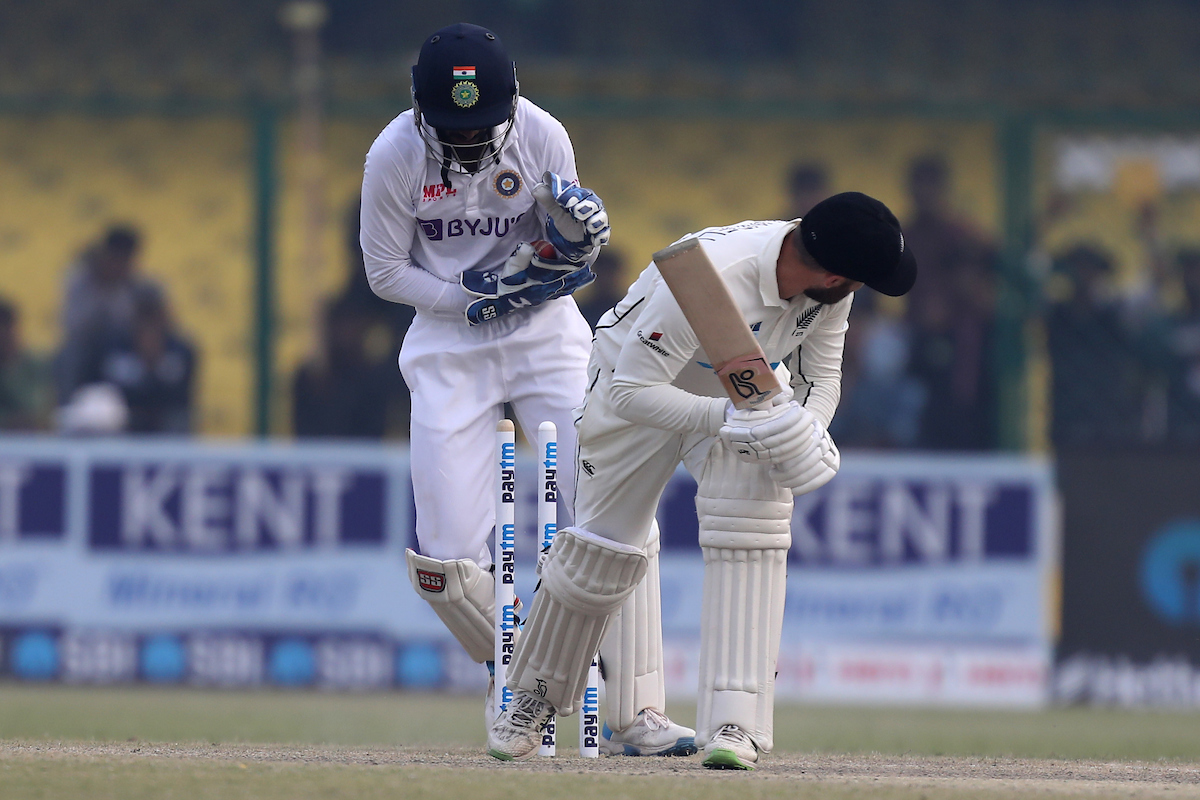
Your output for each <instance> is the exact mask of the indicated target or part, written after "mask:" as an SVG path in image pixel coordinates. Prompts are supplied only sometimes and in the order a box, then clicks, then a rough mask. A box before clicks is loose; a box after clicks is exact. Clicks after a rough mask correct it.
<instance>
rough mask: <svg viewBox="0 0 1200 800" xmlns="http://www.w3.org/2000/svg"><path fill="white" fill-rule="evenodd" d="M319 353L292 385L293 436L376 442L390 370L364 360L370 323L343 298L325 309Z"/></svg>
mask: <svg viewBox="0 0 1200 800" xmlns="http://www.w3.org/2000/svg"><path fill="white" fill-rule="evenodd" d="M323 323H324V324H323V330H322V334H323V342H322V352H321V354H320V356H318V357H317V358H314V359H311V360H309V361H308V362H306V363H305V364H303V365H301V367H300V369H299V370H297V372H296V376H295V378H294V379H293V382H292V423H293V425H294V428H295V432H296V435H297V436H328V437H342V438H359V439H382V438H383V434H384V430H385V428H386V426H387V411H388V401H389V397H390V396H391V395H392V394H393V393H394V391H395V386H394V382H393V380H392V377H391V373H393V372H395V371H396V370H395V368H394V367H391V366H390V365H389V364H388V361H387V360H384V359H380V360H372V359H370V358H369V357H368V355H367V347H366V340H367V330H368V327H369V326H370V318H369V317H368V316H366V315H364V314H363V313H362V311H361V309H360V308H359V307H357V306H356V305H355V304H354V303H353V302H351V301H349V300H347V299H346V298H345V297H344V296H343V297H340V298H336V299H334V300H331V301H330V302H329V303H328V304H327V305H326V307H325V313H324V320H323Z"/></svg>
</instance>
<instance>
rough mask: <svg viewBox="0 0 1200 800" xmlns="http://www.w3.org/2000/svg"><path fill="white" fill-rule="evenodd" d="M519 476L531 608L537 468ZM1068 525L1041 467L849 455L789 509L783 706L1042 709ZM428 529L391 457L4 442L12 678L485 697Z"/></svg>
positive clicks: (667, 545) (677, 647)
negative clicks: (418, 540) (419, 589)
mask: <svg viewBox="0 0 1200 800" xmlns="http://www.w3.org/2000/svg"><path fill="white" fill-rule="evenodd" d="M519 466H521V467H524V468H519V470H518V478H519V480H518V484H519V486H520V487H522V492H521V495H522V497H521V500H522V502H521V504H520V505H519V506H518V512H517V513H518V522H519V529H520V531H519V537H518V553H519V556H518V560H519V563H518V586H517V590H518V593H519V594H521V595H524V596H528V594H529V593H531V591H532V587H533V583H534V580H535V579H534V575H533V560H534V555H535V550H536V546H535V535H534V530H533V527H534V526H533V521H534V514H535V512H534V496H533V495H534V487H533V475H534V470H533V467H532V464H531V463H529V462H528V461H526V462H523V463H522V464H520V465H519ZM482 490H483V491H488V487H483V488H482ZM694 494H695V484H694V482H693V481H692V480H691V478H690V476H688V475H687V474H686V472H684V471H682V470H680V472H679V473H678V474H677V475H676V477H675V479H674V480H673V481H672V483H671V484H670V486H669V487H668V489H667V492H666V494H665V495H664V500H663V503H662V506H661V507H660V512H659V522H660V526H661V528H662V531H663V550H662V559H661V560H662V586H663V598H662V600H663V602H662V607H663V623H664V633H665V637H666V640H667V651H668V652H667V656H668V667H669V669H670V670H671V671H672V676H671V678H672V680H671V684H672V685H674V686H688V685H694V673H695V660H696V647H697V642H698V638H699V613H698V610H699V607H700V596H699V593H700V587H701V585H702V574H703V561H702V559H701V556H700V552H699V548H698V546H697V544H696V517H695V510H694V505H693V497H694ZM1054 519H1055V515H1054V499H1053V491H1052V486H1051V476H1050V470H1049V468H1048V466H1047V465H1046V464H1045V463H1042V462H1037V461H1030V460H1026V459H1018V458H1006V457H980V458H934V457H929V456H911V457H881V456H874V455H865V454H855V453H847V454H846V456H845V459H844V467H843V469H842V473H841V474H840V475H839V476H838V478H837V479H836V480H834V481H833V482H832V483H831V484H830V485H829V486H827V487H825V489H823V490H821V491H820V492H817V493H814V494H812V495H808V496H804V497H800V498H797V504H796V511H795V514H794V516H793V524H792V532H793V542H792V551H791V554H790V563H789V581H788V600H787V611H786V614H785V623H784V625H785V628H784V642H785V646H784V649H783V651H782V652H781V661H780V679H779V681H780V693H781V694H785V695H787V694H791V695H795V696H800V697H810V698H813V699H823V698H827V699H846V698H847V696H849V697H850V698H851V699H853V698H854V697H859V696H861V697H864V698H870V697H874V698H875V699H899V700H917V701H931V702H938V701H944V702H995V703H1011V702H1019V703H1022V704H1027V705H1028V704H1031V703H1035V702H1039V701H1040V699H1041V698H1042V697H1043V696H1044V690H1045V670H1046V669H1047V668H1048V659H1049V652H1050V645H1051V643H1052V638H1053V632H1054V624H1053V614H1054V611H1055V609H1054V607H1053V602H1052V597H1053V587H1054V580H1055V575H1056V564H1057V554H1056V538H1055V531H1056V527H1055V524H1054ZM413 531H414V522H413V514H412V495H411V484H410V482H409V474H408V462H407V454H406V452H405V451H404V450H403V449H400V448H389V447H383V446H377V445H353V446H351V445H309V444H304V445H299V444H297V445H257V444H244V445H242V444H238V445H205V444H197V443H192V442H171V441H161V442H154V441H146V442H135V441H128V440H120V441H116V440H108V441H105V440H84V441H64V440H54V439H35V438H21V437H9V438H4V439H0V672H7V673H9V674H11V675H14V676H16V677H21V678H27V679H55V678H58V679H64V680H71V681H82V682H87V681H96V682H107V681H119V680H147V681H154V682H190V683H197V684H204V685H254V684H260V683H270V684H276V685H324V686H335V687H336V686H369V687H382V686H396V685H399V686H410V687H443V688H446V687H449V688H478V687H479V685H480V684H482V682H483V681H485V680H486V677H485V673H484V672H483V671H482V669H481V668H479V667H477V666H475V665H473V664H470V663H469V662H468V661H466V656H465V653H463V652H462V651H461V648H459V647H458V646H457V645H456V644H455V643H453V641H451V640H449V639H448V636H447V634H446V632H445V630H444V628H443V627H442V626H441V624H440V623H439V622H438V621H437V619H436V617H435V615H434V614H433V613H432V612H431V611H430V609H429V608H428V607H427V606H425V604H424V603H423V602H421V601H420V599H419V598H418V597H417V596H416V594H415V593H414V592H413V591H412V589H411V587H410V586H409V583H408V576H407V572H406V568H405V564H404V558H403V552H404V548H405V547H409V546H415V541H414V533H413ZM931 675H933V676H937V680H936V681H932V682H931V680H930V676H931ZM972 676H974V677H972ZM980 676H982V678H981V677H980ZM1005 676H1009V677H1012V678H1013V680H1012V681H1010V680H1008V678H1007V677H1005ZM980 680H982V682H983V684H982V685H983V688H982V689H980V688H979V687H976V688H972V686H974V684H973V683H972V681H975V682H976V683H978V682H979V681H980ZM1014 681H1015V683H1014ZM997 682H998V683H997ZM997 685H998V686H999V688H998V689H997ZM931 686H932V687H933V688H932V689H931V688H930V687H931ZM956 687H957V688H956Z"/></svg>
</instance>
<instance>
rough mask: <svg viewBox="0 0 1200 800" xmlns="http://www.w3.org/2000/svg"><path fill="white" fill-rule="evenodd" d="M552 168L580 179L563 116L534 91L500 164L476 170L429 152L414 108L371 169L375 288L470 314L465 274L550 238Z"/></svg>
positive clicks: (389, 133)
mask: <svg viewBox="0 0 1200 800" xmlns="http://www.w3.org/2000/svg"><path fill="white" fill-rule="evenodd" d="M546 170H550V171H551V172H555V173H557V174H559V175H561V176H562V177H563V178H565V179H567V180H571V181H577V180H578V173H577V171H576V168H575V153H574V150H572V148H571V140H570V138H569V137H568V136H567V131H566V129H565V128H563V126H562V123H560V122H559V121H558V120H556V119H555V118H554V117H552V116H550V114H549V113H547V112H546V111H544V110H542V109H541V108H538V107H537V106H536V105H534V104H533V103H531V102H529V101H528V100H526V99H525V98H523V97H522V98H519V99H518V101H517V116H516V121H515V122H514V124H513V129H512V132H511V134H510V135H509V137H508V141H507V143H506V144H505V146H504V149H503V151H502V152H501V155H500V161H499V163H496V160H495V158H494V157H491V158H488V159H487V160H486V161H485V162H484V166H483V168H482V169H480V170H479V172H477V173H475V174H474V175H463V174H459V173H456V172H451V173H450V184H451V185H450V187H449V188H447V187H446V186H444V185H443V183H442V162H441V160H440V159H435V158H434V157H433V155H431V154H430V153H429V151H428V150H427V149H426V146H425V142H424V141H422V139H421V137H420V135H419V134H418V132H417V129H416V126H415V125H414V124H413V112H412V110H411V109H410V110H408V111H405V112H404V113H403V114H401V115H400V116H398V117H396V118H395V119H394V120H392V121H391V123H389V124H388V126H387V127H386V128H384V129H383V132H382V133H380V134H379V136H378V138H376V139H375V143H374V144H372V145H371V149H370V151H368V153H367V161H366V165H365V167H364V169H363V191H362V232H361V234H360V236H359V241H360V242H361V244H362V249H363V262H364V264H365V265H366V270H367V279H368V281H369V282H370V284H371V288H372V289H373V290H374V291H375V294H377V295H379V296H380V297H382V298H383V299H385V300H391V301H392V302H395V303H406V304H408V305H411V306H414V307H415V308H416V309H417V312H418V313H422V314H432V315H435V316H439V317H458V318H460V319H461V318H462V317H463V312H465V311H466V308H467V305H468V304H469V303H470V302H471V301H472V300H475V299H477V298H474V297H472V296H470V295H468V294H467V293H466V292H464V291H463V290H462V288H461V286H460V285H459V275H461V274H462V273H463V272H464V271H466V270H468V269H480V270H489V269H495V268H497V267H499V266H501V265H502V264H503V263H504V262H505V260H506V259H507V258H508V256H509V255H510V254H511V253H512V251H513V250H515V249H516V247H517V245H519V244H520V243H521V242H529V241H533V240H535V239H543V238H545V227H544V223H543V221H542V218H543V217H544V214H543V213H542V212H541V211H540V209H539V208H538V207H537V202H536V201H535V200H534V198H533V194H532V192H531V190H532V188H533V186H534V185H536V184H537V183H538V182H539V181H540V180H541V177H542V173H543V172H545V171H546Z"/></svg>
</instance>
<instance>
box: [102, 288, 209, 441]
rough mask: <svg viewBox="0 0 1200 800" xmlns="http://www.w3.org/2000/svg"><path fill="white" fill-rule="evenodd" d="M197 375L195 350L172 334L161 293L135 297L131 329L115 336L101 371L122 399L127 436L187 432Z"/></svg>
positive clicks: (182, 339)
mask: <svg viewBox="0 0 1200 800" xmlns="http://www.w3.org/2000/svg"><path fill="white" fill-rule="evenodd" d="M195 373H196V355H195V350H194V349H193V347H192V345H191V344H189V343H188V342H187V341H186V340H185V339H184V338H183V337H182V336H181V335H180V334H179V333H178V332H177V331H176V330H175V328H174V325H173V324H172V322H171V317H170V314H169V312H168V309H167V306H166V301H165V300H164V299H163V297H162V295H161V294H159V293H146V294H144V295H142V296H140V297H138V298H137V301H136V305H135V308H134V312H133V321H132V328H131V330H130V331H129V332H128V333H127V334H116V336H115V339H114V341H113V343H112V345H111V346H110V347H109V349H108V351H107V352H106V353H105V354H104V356H103V358H102V360H101V370H100V376H101V378H102V379H103V380H104V381H105V382H107V383H110V384H112V385H113V386H116V387H117V389H119V390H120V392H121V394H122V396H123V397H124V398H125V405H126V407H127V408H128V410H129V417H128V422H127V427H126V430H127V431H128V432H129V433H168V434H187V433H190V432H191V430H192V386H193V384H194V378H195Z"/></svg>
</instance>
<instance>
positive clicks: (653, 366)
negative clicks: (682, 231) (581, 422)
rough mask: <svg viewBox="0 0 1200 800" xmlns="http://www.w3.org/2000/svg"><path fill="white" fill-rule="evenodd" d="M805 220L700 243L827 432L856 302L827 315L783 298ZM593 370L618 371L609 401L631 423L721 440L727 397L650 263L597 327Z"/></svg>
mask: <svg viewBox="0 0 1200 800" xmlns="http://www.w3.org/2000/svg"><path fill="white" fill-rule="evenodd" d="M798 224H799V220H792V221H790V222H784V221H780V220H770V221H759V222H754V221H751V222H741V223H738V224H737V225H729V226H726V227H721V228H706V229H705V230H703V231H700V232H699V233H697V234H694V235H695V236H696V237H697V238H698V239H699V240H700V242H701V246H702V247H703V248H704V251H705V252H706V253H707V254H708V257H709V258H710V259H711V260H712V262H713V264H714V265H715V266H716V267H717V269H718V270H719V271H720V273H721V277H722V278H723V279H724V281H725V284H726V285H727V286H728V287H729V291H730V294H732V295H733V299H734V300H735V302H736V303H737V305H738V308H739V309H740V310H741V312H742V315H743V316H744V317H745V318H746V322H747V323H748V324H749V325H750V327H751V329H752V330H753V331H754V335H755V337H756V338H757V339H758V343H759V345H760V346H761V347H762V349H763V353H764V354H765V355H766V357H767V360H768V361H769V362H770V363H771V365H772V366H776V365H777V364H779V363H780V362H783V363H785V364H786V365H787V367H788V368H789V369H790V371H791V374H792V378H791V385H792V387H793V389H794V390H795V392H796V397H795V399H796V400H797V401H798V402H800V403H802V404H803V405H804V406H806V407H807V408H808V409H809V410H810V411H812V412H813V414H814V415H815V416H816V417H817V418H818V419H820V420H821V422H822V424H824V425H826V426H828V425H829V422H830V420H832V419H833V413H834V411H835V410H837V404H838V400H839V398H840V397H841V379H842V348H843V346H844V344H845V339H846V328H847V319H848V317H849V314H850V305H851V303H852V302H853V298H854V295H853V294H851V295H849V296H847V297H846V298H845V299H844V300H842V301H841V302H839V303H835V304H833V305H824V304H821V303H818V302H817V301H815V300H812V299H810V298H808V297H806V296H805V295H803V294H801V295H798V296H797V297H795V298H792V299H791V300H790V301H789V300H783V299H781V298H780V297H779V285H778V282H777V279H776V275H775V268H776V262H777V260H778V258H779V251H780V247H781V246H782V244H783V239H784V237H785V236H786V235H787V234H788V232H789V231H791V230H792V229H793V228H795V227H796V226H797V225H798ZM592 358H593V361H594V362H595V363H597V364H598V365H599V367H600V368H601V369H606V370H611V371H612V373H613V375H612V389H611V400H612V403H613V407H614V408H615V409H616V410H617V412H618V413H619V414H620V415H621V416H622V417H624V418H625V419H628V420H629V421H631V422H637V423H639V424H644V425H649V426H652V427H655V428H661V429H664V430H675V431H681V432H698V433H705V434H709V435H715V434H716V432H717V431H718V430H719V429H720V427H721V424H722V422H723V421H724V415H725V400H726V394H725V390H724V388H722V386H721V382H720V381H719V380H718V379H717V376H716V375H715V374H714V373H713V370H712V366H711V364H709V362H708V357H707V356H706V355H705V353H704V350H703V349H702V348H701V347H700V342H699V340H698V339H697V338H696V334H695V332H694V331H693V330H692V328H691V326H690V325H689V324H688V322H687V320H686V319H685V318H684V316H683V312H682V311H681V310H680V308H679V304H678V303H676V302H675V297H674V296H673V295H672V294H671V290H670V289H669V288H667V285H666V283H664V282H663V279H662V276H661V275H660V274H659V272H658V268H657V267H656V266H655V265H654V264H653V263H651V264H650V266H648V267H647V268H646V269H645V270H643V271H642V274H641V275H640V276H638V279H637V280H636V281H635V282H634V284H633V286H631V287H630V288H629V292H628V294H626V295H625V297H624V298H623V299H622V300H621V302H619V303H617V305H616V306H615V307H613V308H612V309H610V310H609V311H608V312H607V313H606V314H605V315H604V316H603V317H601V319H600V321H599V323H598V324H597V326H596V337H595V343H594V345H593V355H592Z"/></svg>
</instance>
